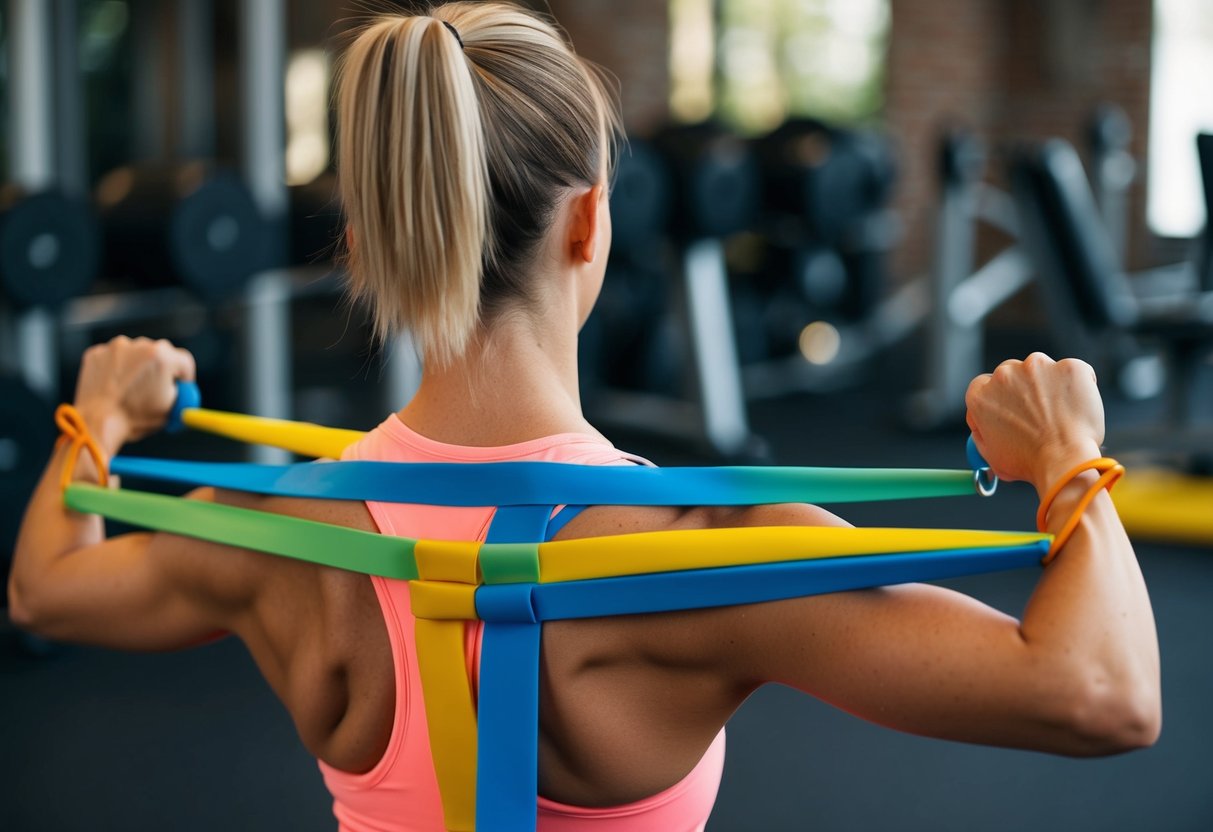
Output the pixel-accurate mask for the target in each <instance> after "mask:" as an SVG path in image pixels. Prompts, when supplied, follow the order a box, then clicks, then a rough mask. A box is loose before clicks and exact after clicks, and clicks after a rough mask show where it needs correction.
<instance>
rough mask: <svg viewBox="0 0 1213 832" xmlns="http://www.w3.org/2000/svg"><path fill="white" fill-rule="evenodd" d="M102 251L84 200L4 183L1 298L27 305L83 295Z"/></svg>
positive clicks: (0, 194)
mask: <svg viewBox="0 0 1213 832" xmlns="http://www.w3.org/2000/svg"><path fill="white" fill-rule="evenodd" d="M97 255H98V241H97V229H96V223H95V221H94V219H93V216H92V213H91V211H90V210H89V208H88V206H87V205H86V204H85V203H84V202H83V201H82V200H78V199H73V198H71V197H68V196H65V195H63V194H61V193H57V192H55V191H40V192H35V193H30V192H28V191H27V190H25V189H24V188H21V187H20V186H17V185H11V184H10V185H6V186H4V187H2V188H0V299H3V300H4V301H7V302H8V303H10V304H12V305H13V306H15V307H17V308H19V309H26V308H29V307H32V306H48V307H55V306H59V305H61V304H62V303H63V302H64V301H67V300H69V299H71V298H74V297H79V296H80V295H83V294H84V293H85V292H87V291H88V289H89V286H91V285H92V282H93V278H94V277H95V276H96V273H97Z"/></svg>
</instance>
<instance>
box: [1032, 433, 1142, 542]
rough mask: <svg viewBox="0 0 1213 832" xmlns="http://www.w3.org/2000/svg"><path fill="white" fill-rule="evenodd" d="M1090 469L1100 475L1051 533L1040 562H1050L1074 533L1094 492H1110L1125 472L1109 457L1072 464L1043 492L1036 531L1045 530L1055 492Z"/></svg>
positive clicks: (1093, 497)
mask: <svg viewBox="0 0 1213 832" xmlns="http://www.w3.org/2000/svg"><path fill="white" fill-rule="evenodd" d="M1090 470H1096V471H1099V473H1100V477H1099V479H1098V480H1096V481H1095V483H1094V484H1093V485H1092V486H1091V487H1090V488H1089V489H1088V490H1087V493H1086V494H1084V495H1083V496H1082V499H1081V500H1079V501H1078V505H1076V506H1075V507H1074V511H1073V512H1072V513H1071V514H1070V517H1069V518H1068V519H1067V520H1066V522H1065V525H1064V526H1062V527H1061V531H1060V532H1058V533H1057V534H1056V535H1055V536H1054V538H1053V545H1052V546H1050V547H1049V553H1048V554H1047V555H1045V557H1044V560H1042V561H1041V563H1042V564H1043V565H1046V566H1047V565H1048V564H1049V563H1050V562H1052V560H1053V558H1055V557H1057V553H1058V552H1060V551H1061V548H1062V547H1063V546H1065V545H1066V543H1067V542H1069V540H1070V538H1071V537H1072V536H1073V535H1074V531H1075V530H1076V529H1077V528H1078V523H1079V522H1080V521H1081V520H1082V515H1083V512H1085V511H1086V510H1087V506H1089V505H1091V502H1092V501H1093V500H1094V499H1095V495H1096V494H1098V493H1099V492H1100V491H1102V490H1104V489H1107V490H1108V491H1111V490H1112V486H1113V485H1115V484H1116V481H1117V480H1119V479H1120V478H1121V477H1122V476H1124V473H1125V467H1124V466H1123V465H1121V464H1120V463H1119V462H1117V461H1116V460H1114V459H1110V458H1109V457H1100V458H1099V459H1092V460H1089V461H1087V462H1083V463H1081V464H1079V465H1075V466H1074V467H1073V468H1071V469H1070V470H1069V471H1067V472H1066V473H1065V475H1064V476H1062V477H1061V479H1059V480H1058V481H1057V483H1056V484H1054V486H1053V487H1052V488H1050V489H1049V490H1048V492H1046V493H1045V496H1044V499H1043V500H1041V501H1040V508H1039V509H1037V511H1036V528H1037V530H1038V531H1041V532H1044V531H1045V527H1046V525H1047V523H1048V518H1049V509H1051V508H1052V507H1053V501H1054V500H1056V499H1057V495H1058V494H1060V493H1061V491H1062V489H1063V488H1065V487H1066V486H1067V485H1069V484H1070V483H1071V482H1073V481H1074V478H1075V477H1077V476H1078V475H1079V474H1081V473H1082V472H1083V471H1090Z"/></svg>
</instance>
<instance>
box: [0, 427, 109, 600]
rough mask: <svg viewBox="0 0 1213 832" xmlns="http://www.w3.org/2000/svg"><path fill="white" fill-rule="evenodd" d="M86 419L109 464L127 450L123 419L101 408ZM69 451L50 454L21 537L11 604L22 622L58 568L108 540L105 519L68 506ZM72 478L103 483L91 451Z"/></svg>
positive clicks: (12, 574) (78, 463)
mask: <svg viewBox="0 0 1213 832" xmlns="http://www.w3.org/2000/svg"><path fill="white" fill-rule="evenodd" d="M81 415H83V416H84V419H85V423H86V424H87V425H88V426H89V430H90V432H91V433H92V435H93V437H94V439H95V440H96V441H97V443H98V445H99V447H100V448H101V450H102V453H103V454H105V458H106V460H108V459H109V458H110V457H112V456H113V455H114V454H115V453H116V452H117V451H118V450H119V449H120V448H121V447H122V443H123V439H124V428H123V425H122V423H121V421H120V420H119V419H118V418H116V417H115V415H114V414H113V413H108V412H105V411H103V410H101V409H92V410H88V409H86V410H85V411H83V412H82V414H81ZM68 447H69V446H68V445H67V443H60V445H59V446H58V447H57V448H56V449H55V451H54V452H53V453H52V454H51V458H50V460H49V462H48V463H47V466H46V470H45V471H44V472H43V474H42V478H41V480H40V481H39V483H38V486H37V488H36V489H35V490H34V493H33V495H32V496H31V498H30V502H29V504H28V506H27V507H26V510H25V516H24V518H23V520H22V523H21V529H20V531H19V533H18V535H17V542H16V548H15V550H14V552H13V562H12V569H11V572H10V574H9V583H8V600H9V612H10V615H11V616H12V617H13V619H14V620H15V621H17V622H18V623H22V622H23V621H27V620H29V619H30V617H31V615H30V613H31V609H30V608H31V607H32V606H37V605H38V603H39V596H40V595H42V594H45V593H46V592H47V591H50V590H53V582H52V580H51V576H52V575H53V573H54V569H55V567H56V566H57V565H58V564H60V563H62V562H63V560H64V559H65V558H67V557H69V556H70V555H71V553H72V552H75V551H77V550H79V549H81V548H83V547H86V546H91V545H93V544H96V543H100V542H101V541H102V540H104V539H105V524H104V522H103V521H102V519H101V518H100V517H97V516H94V515H86V514H78V513H76V512H74V511H71V510H69V509H68V508H66V507H65V506H64V505H63V494H62V487H61V484H60V477H61V473H62V471H63V466H64V465H65V464H66V463H67V459H68ZM72 479H73V481H76V482H91V483H97V482H99V481H100V476H99V472H98V471H97V467H96V465H95V464H94V462H93V460H92V458H91V456H89V454H88V452H87V451H86V450H81V452H80V455H79V457H78V458H77V461H76V464H75V467H74V470H73V472H72Z"/></svg>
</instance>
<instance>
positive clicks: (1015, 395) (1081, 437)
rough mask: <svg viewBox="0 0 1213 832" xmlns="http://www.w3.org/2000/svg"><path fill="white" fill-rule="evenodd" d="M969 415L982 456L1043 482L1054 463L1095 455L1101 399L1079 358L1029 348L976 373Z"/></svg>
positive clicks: (1005, 471) (1011, 474)
mask: <svg viewBox="0 0 1213 832" xmlns="http://www.w3.org/2000/svg"><path fill="white" fill-rule="evenodd" d="M965 405H966V407H967V408H968V415H967V421H968V423H969V429H970V430H972V431H973V439H974V441H975V442H976V443H977V447H978V449H979V450H980V451H981V453H982V456H984V457H985V458H986V461H987V462H989V463H990V467H991V468H993V469H994V472H995V473H996V474H998V476H999V477H1000V478H1002V479H1005V480H1027V481H1028V482H1030V483H1032V484H1033V485H1035V486H1037V488H1038V489H1042V488H1047V487H1048V486H1049V485H1050V484H1051V478H1052V477H1054V476H1057V475H1059V474H1057V473H1056V472H1057V471H1058V469H1061V470H1062V471H1064V470H1065V468H1067V467H1069V466H1072V465H1075V464H1077V463H1079V462H1082V461H1084V460H1088V459H1093V458H1095V457H1098V456H1099V455H1100V453H1099V446H1100V444H1102V442H1103V438H1104V411H1103V401H1102V400H1101V399H1100V397H1099V388H1098V386H1097V385H1096V380H1095V371H1094V370H1092V369H1091V366H1090V365H1089V364H1087V363H1086V362H1084V361H1079V360H1077V359H1073V358H1067V359H1064V360H1062V361H1054V360H1053V359H1051V358H1049V357H1048V356H1047V355H1045V354H1044V353H1039V352H1037V353H1032V354H1031V355H1029V356H1028V357H1027V358H1026V359H1025V360H1023V361H1017V360H1010V361H1004V362H1003V363H1002V364H1000V365H999V366H998V368H997V369H996V370H995V371H994V372H993V373H990V374H986V375H981V376H978V377H977V378H975V379H973V382H972V383H971V384H970V385H969V389H968V392H967V394H966V395H965Z"/></svg>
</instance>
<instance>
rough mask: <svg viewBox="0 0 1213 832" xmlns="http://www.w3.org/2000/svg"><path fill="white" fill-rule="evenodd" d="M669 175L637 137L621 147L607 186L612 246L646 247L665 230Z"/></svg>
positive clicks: (669, 196)
mask: <svg viewBox="0 0 1213 832" xmlns="http://www.w3.org/2000/svg"><path fill="white" fill-rule="evenodd" d="M670 198H671V194H670V175H669V171H668V169H667V167H666V164H665V162H664V161H663V160H662V158H661V156H660V154H659V153H658V152H657V150H656V149H655V148H654V147H653V146H652V145H650V144H649V143H648V142H645V141H643V140H640V139H633V140H632V141H630V142H629V143H628V145H627V147H625V148H624V150H623V153H622V155H621V156H620V157H619V164H618V166H617V167H616V169H615V182H614V183H613V185H612V186H611V228H612V238H613V243H612V248H614V249H617V250H624V251H631V250H633V249H636V248H646V247H648V246H650V245H651V244H652V243H653V241H654V239H655V238H659V237H660V236H661V234H662V233H663V232H664V231H665V228H666V223H667V222H668V220H669V213H670Z"/></svg>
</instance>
